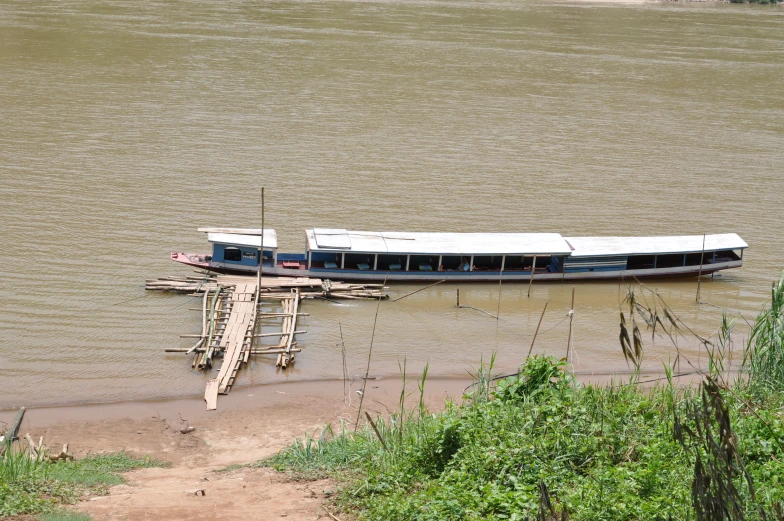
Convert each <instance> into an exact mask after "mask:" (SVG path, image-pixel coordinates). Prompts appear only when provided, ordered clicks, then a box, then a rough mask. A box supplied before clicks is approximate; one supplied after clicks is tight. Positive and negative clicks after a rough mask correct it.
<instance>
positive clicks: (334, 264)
mask: <svg viewBox="0 0 784 521" xmlns="http://www.w3.org/2000/svg"><path fill="white" fill-rule="evenodd" d="M310 265H311V266H312V267H314V268H329V269H333V270H334V269H336V268H340V254H339V253H328V252H320V251H319V252H315V251H314V252H312V253H311V259H310Z"/></svg>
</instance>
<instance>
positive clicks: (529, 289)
mask: <svg viewBox="0 0 784 521" xmlns="http://www.w3.org/2000/svg"><path fill="white" fill-rule="evenodd" d="M523 258H525V257H523ZM534 272H536V255H534V263H533V266H531V278H530V279H529V281H528V298H531V284H533V283H534Z"/></svg>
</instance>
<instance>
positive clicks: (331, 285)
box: [145, 273, 388, 300]
mask: <svg viewBox="0 0 784 521" xmlns="http://www.w3.org/2000/svg"><path fill="white" fill-rule="evenodd" d="M255 282H256V279H255V278H254V277H248V276H241V275H216V274H214V273H203V274H201V275H196V276H194V275H191V276H185V277H183V276H177V277H162V278H159V279H150V280H147V281H146V282H145V289H146V290H148V291H173V292H177V293H188V294H197V295H198V294H200V293H202V292H205V291H215V290H216V289H217V288H218V287H219V286H220V287H227V286H234V285H236V284H238V283H255ZM261 288H262V294H263V296H264V297H265V298H267V297H269V298H275V297H279V296H282V295H284V294H285V293H286V290H287V289H289V288H299V289H300V295H301V297H302V298H306V299H312V298H323V299H355V300H363V299H379V298H381V299H384V298H388V295H386V294H385V293H384V289H385V288H384V285H383V284H349V283H346V282H338V281H332V280H329V279H316V278H311V277H264V278H263V279H262V281H261Z"/></svg>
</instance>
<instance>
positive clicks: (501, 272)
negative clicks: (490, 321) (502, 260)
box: [495, 271, 504, 320]
mask: <svg viewBox="0 0 784 521" xmlns="http://www.w3.org/2000/svg"><path fill="white" fill-rule="evenodd" d="M503 275H504V272H503V271H500V272H498V307H497V308H496V310H495V319H496V320H500V319H499V318H498V317H500V316H501V281H502V280H503Z"/></svg>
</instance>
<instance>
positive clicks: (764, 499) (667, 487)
mask: <svg viewBox="0 0 784 521" xmlns="http://www.w3.org/2000/svg"><path fill="white" fill-rule="evenodd" d="M726 329H729V328H728V327H727V328H726ZM670 372H671V370H670ZM485 373H486V370H485V369H481V370H480V371H479V374H480V375H481V374H485ZM484 379H485V383H484V384H482V383H481V382H480V385H479V386H477V387H479V388H480V389H484V390H487V389H489V385H488V383H487V381H489V380H490V378H489V377H488V375H487V374H485V376H484ZM713 390H714V393H713V395H711V396H713V397H714V399H715V400H719V398H716V396H718V395H719V394H721V399H720V403H721V412H722V416H721V421H722V422H725V423H726V424H727V425H729V424H730V423H731V425H732V436H733V437H732V438H731V439H732V440H735V441H734V442H733V443H736V444H737V447H736V449H737V450H736V453H733V458H734V457H736V456H737V460H733V461H736V464H734V465H735V466H734V467H731V468H730V474H729V479H731V480H734V483H735V485H736V487H735V492H736V493H737V494H736V496H733V497H735V498H736V500H737V509H736V510H737V511H739V512H742V514H743V516H744V518H745V519H748V520H756V519H761V517H760V515H761V514H760V513H759V508H763V509H764V510H765V511H767V512H773V511H774V508H775V505H776V503H777V502H779V501H782V500H784V450H782V446H783V445H784V413H782V412H780V411H781V410H782V405H784V399H783V398H782V395H780V394H776V395H771V396H769V397H768V398H767V400H766V401H764V402H761V401H759V400H758V401H757V402H756V404H755V410H754V411H751V410H749V409H748V407H747V405H746V403H747V401H746V400H745V399H743V397H742V396H740V395H737V396H736V395H735V394H727V393H726V392H724V391H720V390H718V388H715V389H713ZM483 392H484V391H481V390H480V391H478V392H476V391H475V393H474V394H472V395H471V396H470V397H469V398H470V399H468V400H466V401H465V402H464V403H463V404H462V405H455V404H451V403H450V404H447V407H446V409H445V410H444V411H443V412H441V413H439V414H430V413H428V412H427V411H425V410H423V409H422V408H421V405H420V408H419V410H417V411H414V412H405V413H399V412H396V413H395V414H392V415H391V416H390V417H389V418H388V419H384V418H379V419H378V420H377V427H378V428H379V432H380V434H381V437H382V438H383V439H384V441H385V443H386V446H387V449H386V450H385V449H384V447H383V446H382V444H381V442H380V441H379V440H378V438H377V436H376V435H375V434H374V433H373V432H372V430H370V428H365V429H359V430H358V432H357V433H355V434H354V433H350V432H349V431H348V429H346V428H345V426H341V429H340V432H337V433H333V432H332V431H331V430H330V429H328V428H327V429H324V430H323V431H322V433H321V435H320V436H318V437H317V438H313V437H310V436H306V437H305V439H303V440H297V441H295V443H294V444H293V445H292V446H291V447H289V448H288V449H286V450H284V451H282V452H281V453H279V454H278V455H276V456H274V457H273V458H271V459H270V460H267V461H265V462H261V463H260V464H262V465H272V466H275V467H276V468H278V469H280V470H288V471H293V472H297V473H301V474H303V475H305V476H325V475H329V476H333V477H337V478H338V479H340V480H342V481H343V483H344V486H343V487H342V489H341V491H340V493H339V494H338V496H337V498H336V502H337V503H338V505H339V507H341V508H343V509H345V510H350V511H352V512H354V513H355V514H356V515H357V517H358V519H389V520H406V519H416V520H421V521H426V520H441V519H466V520H479V519H519V520H523V519H537V518H538V517H537V516H541V515H542V514H541V513H542V512H544V509H542V507H541V506H540V505H541V504H542V497H543V495H542V490H545V491H546V492H547V496H546V497H547V500H548V501H551V502H552V504H553V505H556V506H557V508H554V509H552V510H551V511H556V510H557V511H565V512H568V514H569V519H572V520H586V521H600V520H601V521H606V520H616V519H617V520H637V519H639V520H656V519H660V520H667V519H670V518H672V519H689V518H691V519H695V514H696V512H695V508H694V504H693V501H692V490H693V484H694V481H695V475H696V474H695V460H696V454H697V453H698V452H699V453H700V454H701V458H702V459H701V460H700V461H701V463H703V464H707V463H711V462H714V461H718V460H715V458H714V459H712V460H709V459H707V453H706V452H705V451H706V450H707V449H706V448H705V447H709V446H708V445H705V444H704V443H703V444H702V445H701V444H700V442H699V441H698V439H697V438H695V441H693V442H689V444H688V447H689V451H691V452H688V451H687V450H685V449H684V446H682V445H681V444H680V443H679V442H678V441H677V440H676V439H675V437H674V430H675V421H676V418H677V421H678V422H679V425H680V426H681V428H682V429H686V430H690V431H692V432H697V431H699V430H700V429H703V431H704V429H705V427H706V425H708V423H706V422H708V421H714V420H710V418H713V416H711V417H710V418H709V419H708V420H706V419H705V418H704V417H703V416H697V415H695V414H694V410H695V409H694V407H695V405H700V404H702V403H703V402H702V401H701V400H703V399H704V398H703V395H702V394H701V393H700V392H697V390H696V389H693V388H682V389H678V388H675V387H673V385H672V383H671V381H668V382H667V383H666V384H665V385H662V386H658V387H655V388H652V389H646V390H644V391H642V390H640V389H639V386H637V385H635V381H634V380H632V381H631V382H630V383H627V384H623V385H613V386H606V387H598V386H580V385H578V384H577V383H576V382H575V381H574V380H573V378H572V377H571V376H570V375H568V374H567V373H565V371H564V364H563V362H561V361H558V360H555V359H553V358H545V357H533V358H531V359H529V361H528V363H527V364H526V365H525V366H524V367H522V368H521V371H520V373H519V375H518V376H516V377H513V378H510V379H507V380H504V381H502V382H500V383H499V384H498V386H497V388H496V390H495V391H494V392H492V391H489V394H488V395H485V396H486V399H484V400H483V399H476V396H477V394H479V395H480V396H481V395H482V394H483ZM717 393H718V394H717ZM716 403H719V402H716ZM716 407H718V406H714V408H716ZM716 421H718V420H716ZM698 422H700V423H699V425H698ZM710 425H713V424H712V423H710ZM711 428H712V429H717V430H716V432H723V431H721V428H722V427H721V425H719V424H717V426H716V427H711ZM711 432H713V431H711ZM700 439H701V438H700ZM727 439H730V438H727ZM737 462H742V464H743V466H742V467H741V466H740V464H739V463H737ZM711 464H714V466H715V465H718V464H717V463H711ZM738 468H743V472H744V474H743V476H746V475H747V476H748V482H753V483H754V487H755V495H754V497H753V498H752V494H751V489H750V487H749V486H748V485H747V483H748V482H747V481H746V479H745V478H744V479H739V476H740V474H737V469H738ZM540 518H541V517H540ZM770 518H773V517H772V516H771V517H770ZM733 519H734V518H733Z"/></svg>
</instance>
